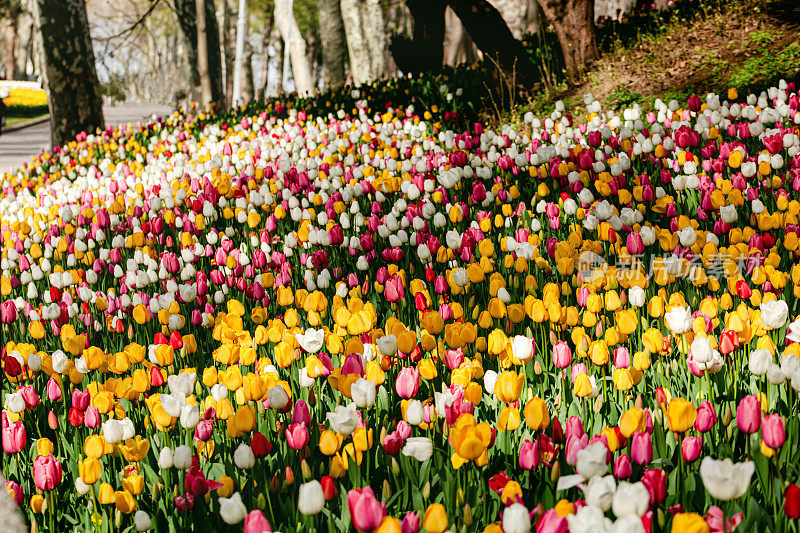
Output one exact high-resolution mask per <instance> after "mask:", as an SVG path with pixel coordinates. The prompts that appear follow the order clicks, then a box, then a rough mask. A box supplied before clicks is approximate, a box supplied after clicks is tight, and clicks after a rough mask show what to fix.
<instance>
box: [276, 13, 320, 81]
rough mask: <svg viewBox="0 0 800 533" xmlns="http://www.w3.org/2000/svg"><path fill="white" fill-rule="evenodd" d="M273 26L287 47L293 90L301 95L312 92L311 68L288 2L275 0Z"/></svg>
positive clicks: (303, 42)
mask: <svg viewBox="0 0 800 533" xmlns="http://www.w3.org/2000/svg"><path fill="white" fill-rule="evenodd" d="M275 26H276V27H277V28H278V31H279V32H280V33H281V36H282V37H283V42H284V43H285V44H286V46H288V47H289V57H290V60H291V65H292V75H293V77H294V85H295V90H296V91H297V92H298V93H299V94H301V95H307V94H310V93H311V91H313V90H314V82H313V77H312V75H311V68H310V67H309V64H308V58H307V57H306V41H305V39H303V36H302V34H301V33H300V28H299V27H298V26H297V20H296V19H295V18H294V13H293V12H292V10H291V9H289V0H275Z"/></svg>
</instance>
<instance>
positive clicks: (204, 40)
mask: <svg viewBox="0 0 800 533" xmlns="http://www.w3.org/2000/svg"><path fill="white" fill-rule="evenodd" d="M195 17H196V18H195V20H196V21H197V73H198V75H199V77H200V95H201V103H202V104H203V105H210V104H212V103H216V104H218V105H223V104H224V101H223V98H224V94H223V89H222V58H221V57H220V43H219V25H218V24H217V16H216V13H215V10H214V2H213V0H195Z"/></svg>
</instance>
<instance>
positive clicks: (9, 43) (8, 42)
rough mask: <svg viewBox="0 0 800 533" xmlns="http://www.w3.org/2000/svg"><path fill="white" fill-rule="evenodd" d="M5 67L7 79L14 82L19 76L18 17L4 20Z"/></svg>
mask: <svg viewBox="0 0 800 533" xmlns="http://www.w3.org/2000/svg"><path fill="white" fill-rule="evenodd" d="M2 26H3V66H4V67H5V70H6V78H7V79H10V80H13V79H15V78H16V74H17V72H16V71H17V47H18V42H19V31H17V30H18V29H17V17H8V18H6V19H4V20H3V22H2Z"/></svg>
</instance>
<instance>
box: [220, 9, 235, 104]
mask: <svg viewBox="0 0 800 533" xmlns="http://www.w3.org/2000/svg"><path fill="white" fill-rule="evenodd" d="M231 1H232V0H222V53H223V56H224V63H225V107H230V106H231V98H232V97H233V70H234V60H235V56H236V41H235V37H234V31H233V28H234V26H235V25H234V22H233V8H232V7H231Z"/></svg>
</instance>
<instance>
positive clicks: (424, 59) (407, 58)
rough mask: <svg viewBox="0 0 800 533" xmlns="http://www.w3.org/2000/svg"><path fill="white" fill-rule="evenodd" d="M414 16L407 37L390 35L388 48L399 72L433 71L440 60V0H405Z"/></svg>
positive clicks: (442, 9)
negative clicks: (410, 30) (410, 33)
mask: <svg viewBox="0 0 800 533" xmlns="http://www.w3.org/2000/svg"><path fill="white" fill-rule="evenodd" d="M406 5H407V6H408V10H409V12H410V13H411V17H412V18H413V19H414V32H413V33H412V36H411V39H408V38H407V37H405V36H404V35H395V36H394V37H393V38H392V44H391V46H390V50H391V51H392V56H393V57H394V60H395V62H396V63H397V66H398V67H399V68H400V70H402V71H403V72H437V71H439V70H441V68H442V63H443V59H444V36H445V23H444V12H445V8H446V7H447V4H446V3H445V2H444V0H406Z"/></svg>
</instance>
